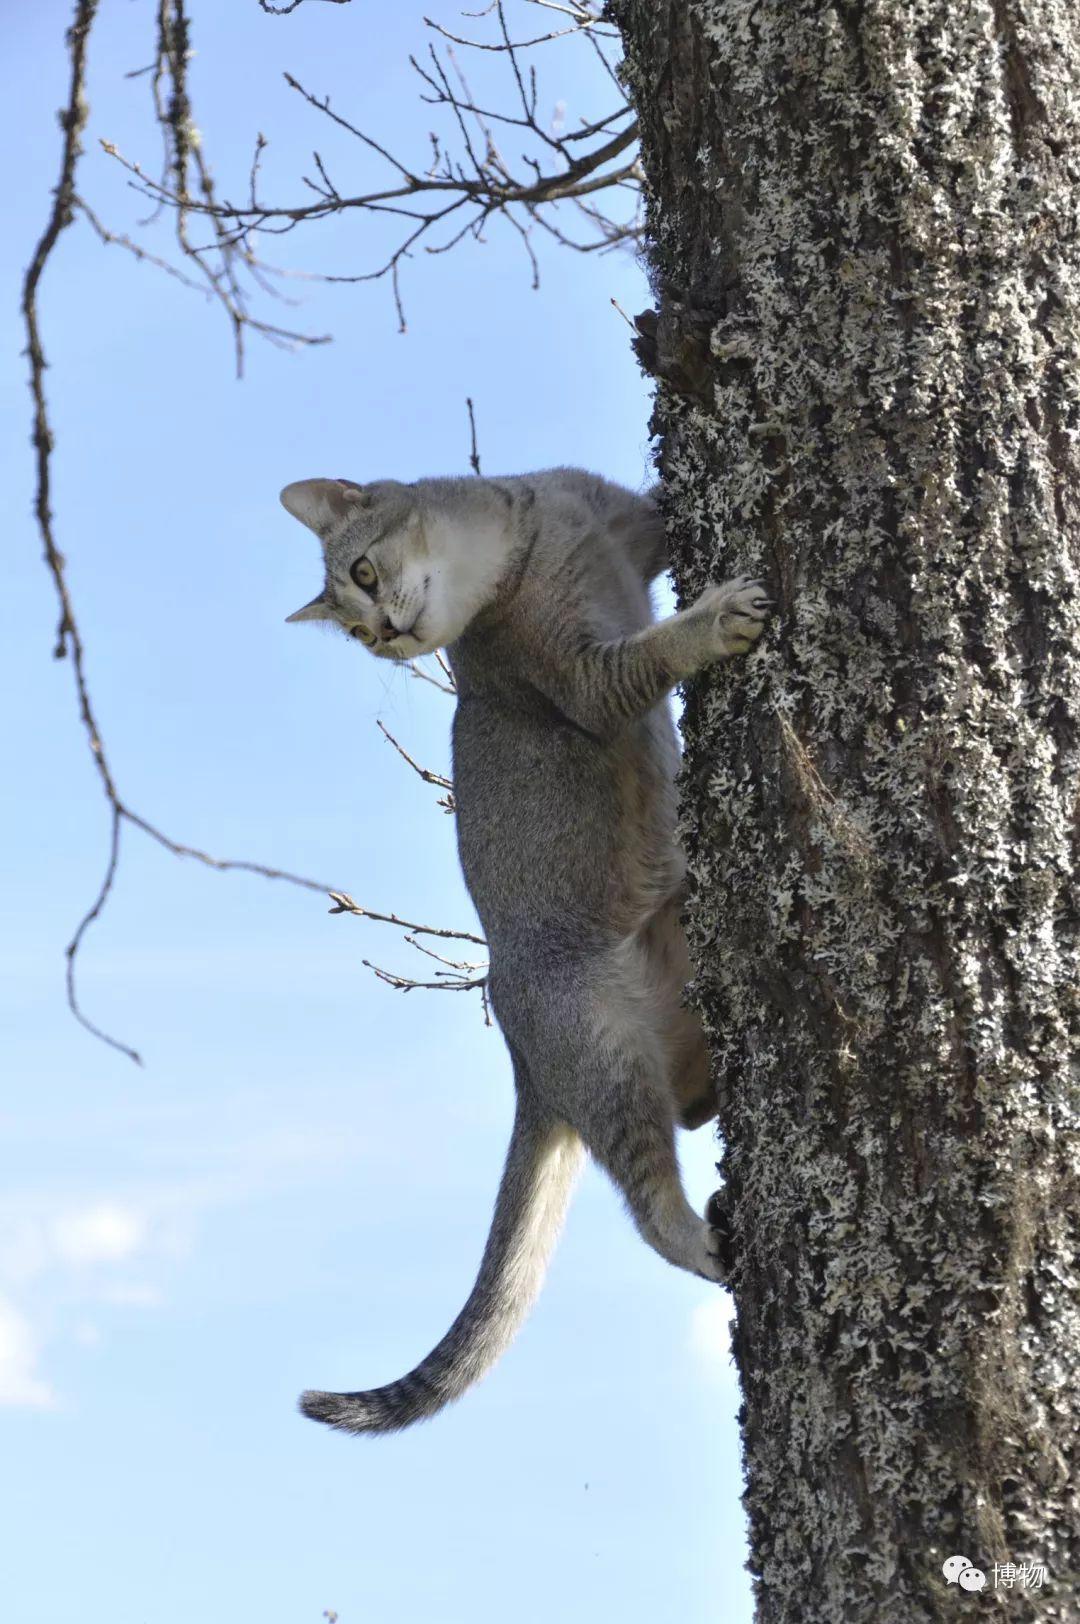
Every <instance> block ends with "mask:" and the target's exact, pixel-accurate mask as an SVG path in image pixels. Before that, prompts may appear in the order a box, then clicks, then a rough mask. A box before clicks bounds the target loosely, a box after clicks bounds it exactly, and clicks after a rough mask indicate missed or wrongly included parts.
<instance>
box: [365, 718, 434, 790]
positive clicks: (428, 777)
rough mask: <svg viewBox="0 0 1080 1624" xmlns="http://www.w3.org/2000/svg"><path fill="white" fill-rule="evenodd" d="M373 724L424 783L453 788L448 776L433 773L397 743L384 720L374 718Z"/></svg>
mask: <svg viewBox="0 0 1080 1624" xmlns="http://www.w3.org/2000/svg"><path fill="white" fill-rule="evenodd" d="M375 726H376V727H377V728H378V730H379V732H380V733H381V734H382V736H383V738H384V739H386V740H387V741H388V742H389V743H390V744H392V745H393V746H394V749H395V750H396V751H397V753H398V755H399V756H400V757H401V759H402V760H403V761H407V762H408V764H409V766H410V767H411V768H412V770H413V772H414V773H416V774H417V776H418V777H420V778H422V779H423V780H424V783H425V784H434V785H436V786H437V788H439V789H448V790H452V789H453V787H454V786H453V784H452V783H451V781H450V779H449V778H444V777H443V775H442V773H433V772H432V771H431V769H430V767H421V765H420V763H419V762H418V761H414V760H413V758H412V756H410V754H409V752H408V751H407V750H406V749H404V748H403V746H402V745H400V744H399V743H398V741H397V740H396V739H395V737H394V735H393V734H392V733H391V731H390V729H389V728H388V727H387V726H386V725H385V723H384V722H381V721H379V720H376V722H375Z"/></svg>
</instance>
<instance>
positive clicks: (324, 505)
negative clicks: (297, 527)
mask: <svg viewBox="0 0 1080 1624" xmlns="http://www.w3.org/2000/svg"><path fill="white" fill-rule="evenodd" d="M362 500H363V492H362V491H360V490H359V489H358V487H357V486H355V485H350V484H348V483H347V482H346V481H345V480H343V479H298V480H297V481H296V482H295V484H292V485H286V487H285V489H284V490H283V491H282V493H281V505H282V507H284V508H286V509H287V510H288V511H289V512H290V513H291V514H292V516H293V518H294V519H299V520H300V523H301V524H306V525H307V527H308V529H309V530H314V532H315V534H316V535H317V536H318V537H319V539H320V540H321V541H325V540H326V538H327V537H328V536H329V535H331V534H332V533H333V532H334V531H335V530H336V529H337V528H338V526H339V525H340V524H341V521H342V520H343V519H347V518H348V516H349V513H350V512H351V510H352V509H353V508H354V507H355V506H356V504H357V503H358V502H360V501H362Z"/></svg>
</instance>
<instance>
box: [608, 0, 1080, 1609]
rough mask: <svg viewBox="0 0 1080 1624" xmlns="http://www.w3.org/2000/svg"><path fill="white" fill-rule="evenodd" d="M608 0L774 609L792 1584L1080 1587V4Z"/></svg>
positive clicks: (753, 562) (768, 1136)
mask: <svg viewBox="0 0 1080 1624" xmlns="http://www.w3.org/2000/svg"><path fill="white" fill-rule="evenodd" d="M610 11H611V13H612V15H613V16H614V18H615V20H616V21H617V22H618V23H619V25H620V27H621V29H622V32H623V35H624V39H625V42H626V47H627V53H628V62H627V73H628V78H629V83H630V85H631V88H632V91H633V95H634V99H635V101H636V103H637V107H638V111H639V114H640V118H641V122H642V132H643V139H644V157H645V164H646V168H647V173H648V179H649V187H650V228H651V238H652V244H651V263H652V268H653V271H654V275H655V283H654V287H655V296H656V301H657V305H658V310H657V313H656V317H655V318H652V319H645V318H643V319H642V320H641V321H640V323H639V325H640V328H641V334H642V336H641V339H640V341H639V346H638V347H639V352H640V353H641V355H642V358H643V360H644V361H645V363H646V365H647V366H649V368H650V370H652V371H653V372H654V373H655V374H656V376H657V379H658V395H657V407H656V417H655V422H654V427H655V429H656V430H657V432H658V433H659V435H660V439H661V457H662V470H663V475H664V479H665V482H666V486H667V493H668V501H669V507H670V517H671V521H672V528H673V534H674V537H675V561H676V575H677V579H678V582H679V585H680V587H681V588H682V589H683V590H684V591H685V592H686V593H692V592H694V591H696V590H697V589H699V588H700V587H701V586H702V585H703V584H704V582H705V581H706V580H707V579H708V578H709V577H710V576H714V577H719V576H724V575H730V574H733V573H743V572H749V573H761V574H762V575H764V576H765V577H767V578H768V579H769V580H770V582H771V583H772V586H773V590H774V595H775V597H776V599H777V605H778V608H777V619H776V623H775V626H774V629H773V631H772V633H771V634H770V635H769V636H767V637H766V639H765V640H764V642H763V646H762V647H761V648H760V649H759V651H758V652H757V653H756V654H755V655H754V656H752V658H751V660H750V661H749V663H748V666H742V667H740V668H739V669H737V670H731V671H730V672H727V673H721V672H717V673H715V674H713V675H710V676H709V678H708V680H707V681H705V682H703V683H702V684H700V686H699V687H698V688H697V689H696V690H695V692H694V693H693V694H692V695H691V696H690V703H689V708H688V714H687V723H686V741H687V762H686V769H685V820H686V821H685V835H686V839H687V843H688V847H689V851H690V856H691V872H692V876H693V882H694V895H693V898H692V902H691V907H690V925H691V934H692V941H693V947H694V950H695V961H696V965H697V970H698V974H697V979H696V982H695V996H696V999H697V1001H698V1003H699V1005H700V1007H701V1009H702V1011H703V1013H704V1015H705V1017H706V1020H707V1023H708V1027H709V1031H710V1036H711V1044H712V1049H713V1054H714V1058H715V1066H716V1076H717V1078H718V1086H719V1092H720V1103H721V1126H722V1131H723V1135H724V1140H725V1147H726V1148H725V1152H724V1161H723V1172H724V1175H725V1182H726V1188H727V1191H728V1199H729V1201H730V1208H731V1213H732V1217H733V1223H734V1231H735V1246H736V1258H737V1267H736V1272H735V1277H734V1290H735V1298H736V1302H737V1307H738V1332H737V1341H736V1355H737V1360H738V1365H739V1370H740V1373H741V1379H742V1384H743V1393H744V1398H745V1404H744V1409H743V1417H742V1419H743V1439H744V1452H745V1464H746V1477H747V1488H746V1495H745V1503H746V1507H747V1511H748V1514H749V1523H750V1546H751V1568H752V1570H753V1572H754V1574H755V1575H756V1591H757V1598H758V1617H759V1619H760V1620H762V1621H768V1624H779V1621H784V1624H793V1621H795V1620H798V1621H800V1624H807V1621H828V1624H834V1621H836V1624H839V1621H843V1624H862V1621H869V1620H873V1621H874V1624H892V1621H897V1624H899V1621H903V1624H918V1621H921V1620H938V1619H946V1618H948V1619H953V1618H956V1617H966V1616H968V1615H969V1613H972V1614H976V1613H977V1614H979V1615H980V1616H982V1615H985V1614H990V1615H992V1616H997V1615H998V1614H999V1613H1001V1614H1003V1615H1007V1616H1009V1617H1010V1618H1018V1619H1035V1618H1038V1619H1057V1620H1075V1619H1077V1618H1080V1504H1078V1494H1080V1488H1078V1482H1077V1468H1078V1455H1080V1448H1078V1430H1077V1429H1078V1421H1080V1278H1078V1272H1077V1264H1078V1259H1077V1253H1078V1238H1080V1218H1078V1176H1077V1175H1078V1137H1080V1136H1078V1133H1077V1127H1078V1116H1080V1110H1078V1106H1080V1078H1078V1070H1080V1063H1078V1055H1080V1044H1078V1041H1077V1040H1078V1027H1080V1014H1078V994H1077V971H1078V963H1077V960H1078V911H1080V910H1078V895H1077V868H1076V856H1077V852H1076V840H1077V828H1076V809H1077V796H1078V790H1080V728H1078V719H1080V585H1078V574H1080V570H1078V566H1080V481H1078V475H1080V442H1078V437H1077V435H1078V426H1080V353H1078V352H1080V336H1078V335H1080V223H1078V210H1077V197H1078V192H1077V187H1078V182H1080V10H1078V8H1077V6H1076V4H1075V0H835V3H831V4H830V3H827V0H686V3H678V0H663V3H658V0H614V3H612V4H611V6H610ZM954 1553H955V1554H960V1555H964V1556H966V1557H968V1558H969V1559H970V1561H971V1562H972V1563H973V1564H974V1565H975V1566H977V1567H979V1568H981V1569H983V1570H984V1571H985V1572H986V1574H987V1585H986V1589H985V1590H984V1591H983V1592H982V1593H981V1594H977V1593H969V1592H967V1591H966V1590H961V1589H960V1587H959V1586H957V1585H956V1584H953V1585H947V1584H946V1581H945V1579H944V1577H943V1575H942V1563H943V1561H944V1560H945V1559H946V1558H947V1557H948V1556H950V1555H952V1554H954ZM1008 1562H1012V1563H1014V1564H1020V1563H1028V1564H1045V1566H1046V1568H1047V1577H1046V1580H1045V1582H1044V1584H1043V1585H1042V1587H1041V1588H1038V1587H1037V1585H1036V1583H1035V1581H1036V1579H1037V1575H1035V1574H1034V1573H1032V1575H1031V1577H1030V1582H1029V1578H1028V1576H1027V1575H1024V1576H1023V1577H1022V1578H1021V1579H1019V1580H1017V1581H1016V1582H1014V1583H1013V1584H1012V1585H1011V1586H1010V1587H1008V1588H1006V1587H1005V1581H1006V1580H1007V1575H1005V1574H1002V1575H1000V1578H999V1583H998V1586H997V1588H996V1589H995V1584H994V1579H995V1575H994V1573H993V1564H994V1563H998V1564H1006V1563H1008Z"/></svg>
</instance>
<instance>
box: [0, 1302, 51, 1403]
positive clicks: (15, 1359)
mask: <svg viewBox="0 0 1080 1624" xmlns="http://www.w3.org/2000/svg"><path fill="white" fill-rule="evenodd" d="M55 1402H56V1398H55V1395H54V1393H53V1391H52V1388H51V1387H50V1386H49V1384H48V1383H47V1382H44V1381H42V1380H41V1378H40V1376H38V1374H37V1347H36V1345H35V1342H34V1335H33V1332H32V1331H31V1329H30V1325H29V1323H28V1321H27V1320H26V1318H25V1316H24V1315H22V1314H20V1313H19V1311H18V1309H16V1308H15V1307H14V1305H13V1304H12V1303H9V1302H8V1301H7V1299H6V1298H4V1297H0V1404H6V1405H10V1406H13V1407H17V1408H20V1409H32V1410H48V1409H51V1408H52V1406H53V1405H54V1404H55Z"/></svg>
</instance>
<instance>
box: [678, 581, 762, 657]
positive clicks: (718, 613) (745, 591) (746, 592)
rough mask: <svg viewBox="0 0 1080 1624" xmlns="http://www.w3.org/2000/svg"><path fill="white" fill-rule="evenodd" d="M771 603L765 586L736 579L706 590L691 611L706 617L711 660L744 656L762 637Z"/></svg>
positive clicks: (759, 582) (760, 583)
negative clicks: (733, 655) (709, 634)
mask: <svg viewBox="0 0 1080 1624" xmlns="http://www.w3.org/2000/svg"><path fill="white" fill-rule="evenodd" d="M771 607H772V599H771V598H769V597H768V596H767V594H766V592H765V588H764V582H762V581H758V580H755V579H753V578H752V577H750V576H745V575H738V576H736V577H735V578H734V580H731V581H725V582H723V584H722V585H720V586H709V587H706V588H705V591H704V592H703V593H702V594H701V596H700V598H698V600H697V602H696V603H695V604H694V605H693V611H694V612H696V613H698V614H700V615H703V616H705V617H707V619H708V621H709V622H710V625H709V630H710V633H711V634H712V635H711V638H710V641H711V642H712V649H711V651H710V652H711V655H712V658H713V659H724V658H725V657H727V656H730V655H732V654H745V653H746V652H747V650H748V649H750V648H751V647H752V646H753V644H754V643H755V642H756V641H757V639H758V638H759V637H760V636H761V632H762V628H763V626H764V624H765V618H766V616H767V615H768V612H769V610H770V608H771Z"/></svg>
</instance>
